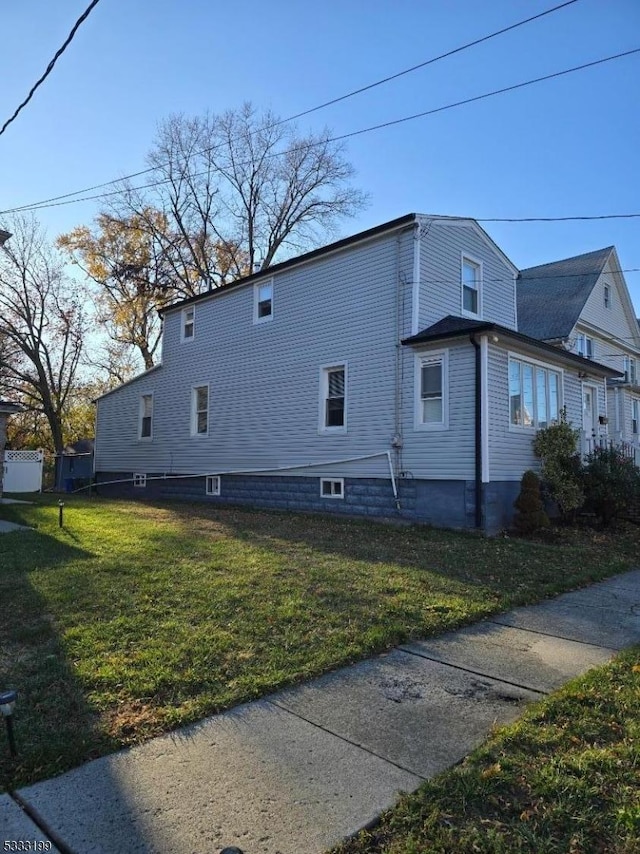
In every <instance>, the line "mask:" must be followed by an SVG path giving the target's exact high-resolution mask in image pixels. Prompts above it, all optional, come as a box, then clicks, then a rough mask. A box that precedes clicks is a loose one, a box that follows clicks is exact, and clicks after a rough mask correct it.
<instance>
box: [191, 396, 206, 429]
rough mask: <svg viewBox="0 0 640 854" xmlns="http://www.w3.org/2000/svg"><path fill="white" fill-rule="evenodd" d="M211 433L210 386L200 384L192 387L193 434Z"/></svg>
mask: <svg viewBox="0 0 640 854" xmlns="http://www.w3.org/2000/svg"><path fill="white" fill-rule="evenodd" d="M208 434H209V386H208V385H198V386H194V387H193V388H192V389H191V435H192V436H207V435H208Z"/></svg>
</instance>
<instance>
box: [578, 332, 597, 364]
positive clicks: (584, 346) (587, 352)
mask: <svg viewBox="0 0 640 854" xmlns="http://www.w3.org/2000/svg"><path fill="white" fill-rule="evenodd" d="M576 349H577V351H578V355H579V356H584V358H585V359H593V357H594V355H595V346H594V344H593V338H589V336H588V335H578V340H577V342H576Z"/></svg>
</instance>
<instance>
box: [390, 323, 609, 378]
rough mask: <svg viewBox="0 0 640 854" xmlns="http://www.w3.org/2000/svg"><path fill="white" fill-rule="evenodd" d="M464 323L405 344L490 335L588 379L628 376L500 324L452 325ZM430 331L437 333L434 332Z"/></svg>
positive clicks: (497, 341) (414, 337) (420, 335)
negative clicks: (591, 377)
mask: <svg viewBox="0 0 640 854" xmlns="http://www.w3.org/2000/svg"><path fill="white" fill-rule="evenodd" d="M456 319H458V320H460V324H461V326H460V328H459V329H455V328H453V323H450V324H449V328H447V329H444V330H443V331H438V330H437V327H438V325H439V324H434V327H435V329H434V327H428V328H427V329H424V330H423V331H422V332H418V333H417V335H412V336H411V337H410V338H405V339H403V341H402V344H403V345H405V346H409V347H416V346H420V345H428V344H435V343H442V342H443V341H447V340H451V341H455V340H460V339H462V338H469V339H472V338H474V337H476V336H479V335H488V336H490V338H491V339H492V343H494V344H503V345H509V344H510V345H512V346H515V347H517V348H518V350H520V351H521V352H525V353H528V354H529V355H531V356H534V357H537V358H540V357H541V356H544V357H546V359H547V361H549V357H553V361H555V362H557V363H558V364H561V365H565V366H567V367H571V368H573V369H574V370H577V371H581V372H582V373H584V374H585V375H596V376H600V377H608V378H611V379H617V378H620V377H623V376H624V374H623V373H621V372H620V371H616V370H614V369H613V368H610V367H609V366H608V365H601V364H600V363H599V362H593V361H592V360H591V359H585V358H583V357H582V356H578V355H577V354H576V353H569V352H568V351H567V350H562V349H561V348H560V347H554V346H553V344H547V343H546V342H545V341H539V340H538V339H537V338H530V337H529V336H528V335H523V334H522V332H516V331H515V330H513V329H508V328H507V327H506V326H502V325H501V324H499V323H491V322H488V321H487V322H485V321H474V322H472V323H470V322H469V321H467V320H465V319H464V318H450V320H451V321H454V320H456ZM430 329H434V331H433V332H430V331H429V330H430Z"/></svg>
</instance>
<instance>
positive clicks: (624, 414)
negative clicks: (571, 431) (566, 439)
mask: <svg viewBox="0 0 640 854" xmlns="http://www.w3.org/2000/svg"><path fill="white" fill-rule="evenodd" d="M518 323H519V328H520V329H521V331H523V332H525V333H526V334H527V335H532V336H533V337H535V338H540V339H542V340H544V341H548V342H550V343H554V344H557V345H558V346H561V347H564V348H566V349H568V350H570V351H571V352H574V353H579V354H580V355H582V356H585V357H587V358H588V359H592V360H595V361H597V362H601V363H602V364H604V365H609V366H610V367H612V368H615V369H616V370H617V371H619V372H620V374H621V376H620V377H615V378H610V379H609V380H608V382H607V387H606V395H607V402H606V407H605V410H604V411H605V413H606V416H607V417H606V418H599V419H598V418H597V417H596V416H597V412H596V402H595V395H596V392H595V389H594V388H593V387H592V386H591V384H590V383H588V382H585V383H584V384H583V392H582V404H583V417H582V424H581V426H582V429H583V450H584V451H590V450H591V449H592V448H593V447H594V445H596V444H598V443H599V442H602V441H603V440H606V441H613V442H614V443H615V444H624V445H626V446H627V447H628V448H629V449H630V450H632V451H634V453H635V457H636V459H640V443H639V440H640V432H639V431H640V328H639V327H638V322H637V319H636V316H635V311H634V308H633V305H632V302H631V297H630V295H629V290H628V288H627V284H626V282H625V278H624V274H623V273H622V271H621V266H620V260H619V258H618V253H617V252H616V250H615V247H613V246H608V247H606V248H605V249H599V250H597V251H595V252H588V253H586V254H584V255H578V256H576V257H573V258H566V259H563V260H561V261H554V262H553V263H550V264H542V265H540V266H538V267H531V268H529V269H527V270H522V271H521V273H520V276H519V277H518Z"/></svg>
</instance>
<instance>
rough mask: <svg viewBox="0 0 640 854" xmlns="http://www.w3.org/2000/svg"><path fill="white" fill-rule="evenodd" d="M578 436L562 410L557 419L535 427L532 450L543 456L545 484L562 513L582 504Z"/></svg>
mask: <svg viewBox="0 0 640 854" xmlns="http://www.w3.org/2000/svg"><path fill="white" fill-rule="evenodd" d="M579 437H580V431H579V430H574V429H573V427H572V426H571V425H570V424H569V423H568V421H567V413H566V411H565V410H563V411H562V412H561V413H560V422H559V423H558V424H552V425H551V426H550V427H544V428H543V429H542V430H538V432H537V433H536V437H535V439H534V440H533V451H534V453H535V455H536V456H537V457H539V458H540V459H541V460H542V479H543V481H544V486H545V488H546V490H547V491H548V493H549V496H550V497H551V498H552V499H553V500H554V501H555V502H556V504H557V505H558V508H559V510H560V512H561V513H562V515H563V516H567V515H568V514H570V513H573V512H574V511H575V510H578V509H579V508H580V507H582V505H583V504H584V492H583V490H582V483H581V481H582V478H581V470H582V462H581V460H580V454H579V453H578V451H577V447H578V439H579Z"/></svg>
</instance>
